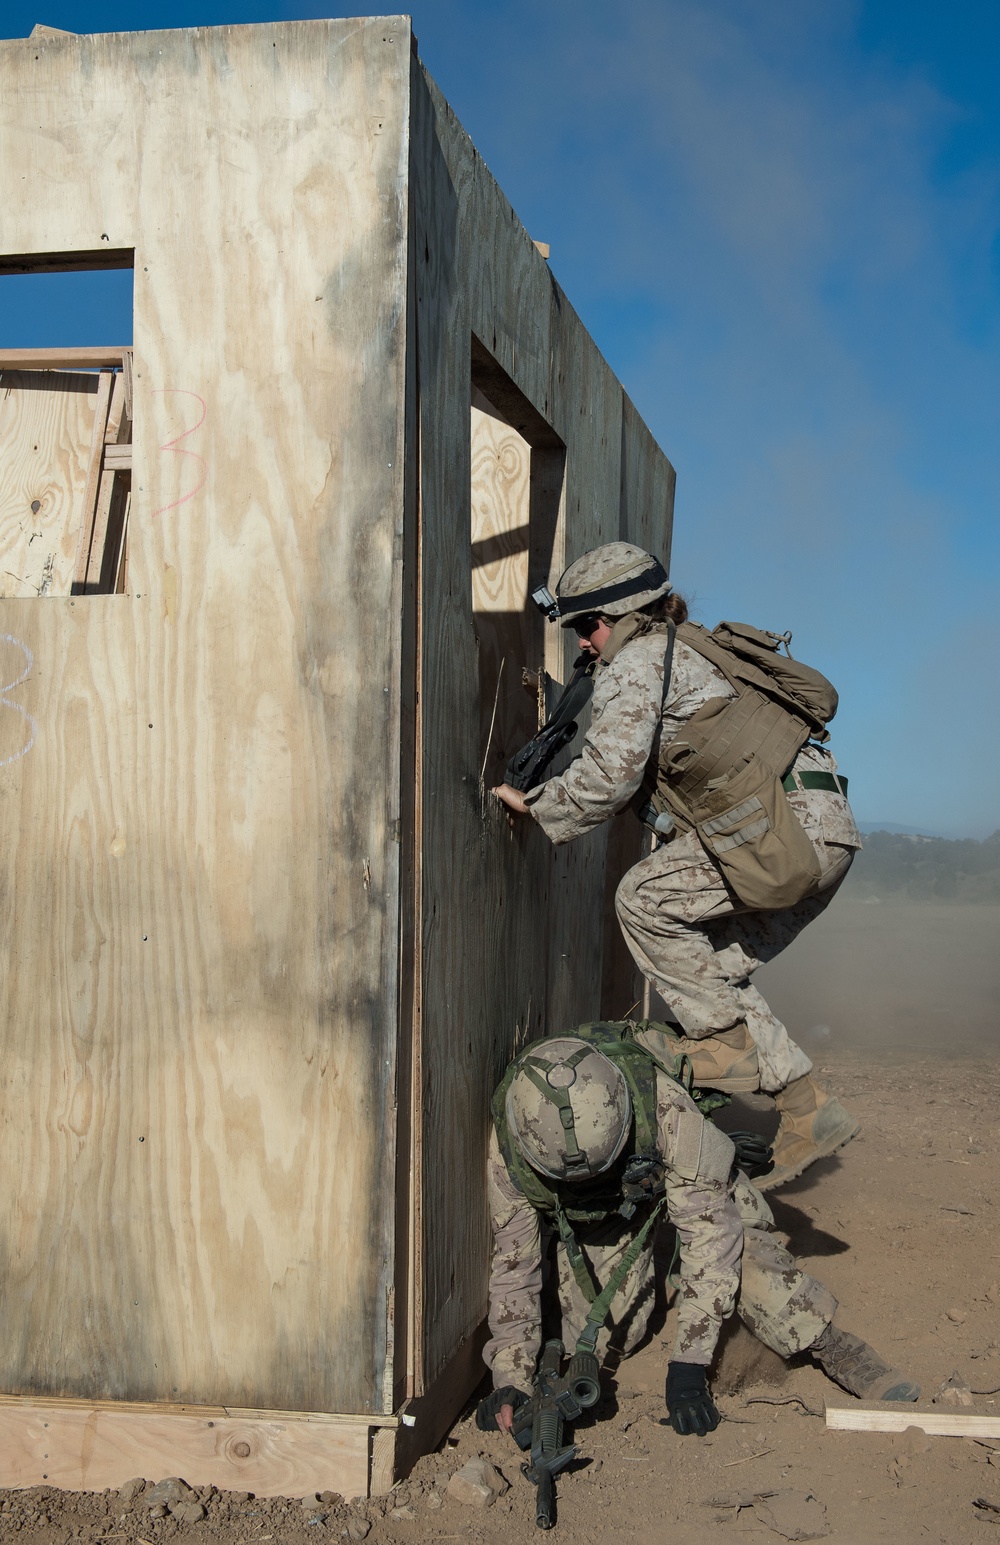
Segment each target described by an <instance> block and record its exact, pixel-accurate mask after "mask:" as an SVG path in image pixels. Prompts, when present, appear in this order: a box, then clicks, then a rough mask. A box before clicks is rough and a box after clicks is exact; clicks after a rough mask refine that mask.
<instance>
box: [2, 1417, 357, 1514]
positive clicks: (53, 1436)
mask: <svg viewBox="0 0 1000 1545" xmlns="http://www.w3.org/2000/svg"><path fill="white" fill-rule="evenodd" d="M372 1431H373V1429H372V1428H371V1427H369V1426H368V1425H367V1424H366V1423H364V1422H346V1421H336V1420H330V1419H328V1418H324V1417H322V1416H301V1417H296V1416H286V1415H283V1414H279V1413H277V1412H271V1413H267V1414H265V1413H260V1414H256V1415H251V1414H247V1415H238V1414H232V1413H230V1412H229V1411H227V1410H226V1409H225V1408H219V1409H204V1408H201V1409H193V1408H192V1409H188V1410H183V1409H180V1408H178V1409H176V1410H160V1409H157V1408H156V1407H152V1406H134V1405H132V1406H129V1405H126V1404H120V1405H115V1406H109V1405H87V1404H83V1403H80V1404H73V1403H70V1402H66V1401H52V1402H48V1403H44V1402H36V1401H27V1400H24V1401H20V1400H9V1399H8V1400H0V1486H4V1487H10V1488H12V1489H15V1490H17V1489H21V1488H23V1487H27V1486H60V1487H62V1488H64V1489H65V1490H67V1491H103V1490H105V1489H106V1488H108V1487H111V1488H115V1489H117V1488H118V1487H120V1486H123V1485H124V1484H125V1482H126V1481H128V1480H131V1479H132V1478H133V1477H134V1476H145V1478H146V1479H147V1480H162V1478H163V1477H164V1476H165V1475H182V1476H183V1477H184V1479H185V1480H186V1481H187V1483H188V1485H189V1486H217V1487H219V1489H220V1490H227V1491H249V1492H251V1493H252V1494H253V1495H254V1496H257V1497H302V1496H308V1495H309V1494H310V1493H313V1492H319V1491H327V1490H330V1491H339V1492H340V1493H341V1495H342V1496H345V1497H357V1496H367V1495H368V1478H369V1463H370V1461H369V1451H370V1448H371V1443H372V1437H371V1434H372Z"/></svg>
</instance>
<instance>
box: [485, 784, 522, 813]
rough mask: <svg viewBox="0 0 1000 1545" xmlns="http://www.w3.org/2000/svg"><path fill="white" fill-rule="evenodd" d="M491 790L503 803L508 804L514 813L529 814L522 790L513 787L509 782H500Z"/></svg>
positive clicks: (508, 807)
mask: <svg viewBox="0 0 1000 1545" xmlns="http://www.w3.org/2000/svg"><path fill="white" fill-rule="evenodd" d="M490 792H491V793H492V794H493V795H495V797H496V798H497V799H499V800H500V802H501V804H504V805H506V806H507V809H508V810H509V811H510V812H511V814H512V815H527V814H528V805H527V803H526V801H525V798H524V795H523V794H522V793H521V792H520V790H518V789H513V788H511V786H510V784H509V783H500V784H498V785H497V787H496V788H495V789H491V790H490Z"/></svg>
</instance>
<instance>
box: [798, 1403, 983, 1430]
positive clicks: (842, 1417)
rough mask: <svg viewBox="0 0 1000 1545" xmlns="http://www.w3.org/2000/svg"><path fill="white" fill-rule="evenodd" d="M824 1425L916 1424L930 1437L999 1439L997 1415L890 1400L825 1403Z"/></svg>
mask: <svg viewBox="0 0 1000 1545" xmlns="http://www.w3.org/2000/svg"><path fill="white" fill-rule="evenodd" d="M826 1425H827V1427H831V1428H834V1429H836V1430H837V1431H839V1432H905V1431H906V1429H907V1427H919V1428H920V1429H921V1430H922V1431H923V1432H926V1433H930V1434H931V1435H932V1436H934V1437H952V1438H1000V1416H977V1415H975V1414H974V1413H973V1412H971V1411H968V1412H967V1411H942V1410H941V1409H940V1407H938V1406H930V1407H927V1406H915V1405H908V1404H903V1403H902V1402H900V1401H894V1400H859V1401H858V1402H857V1404H856V1405H850V1406H831V1405H828V1406H827V1408H826Z"/></svg>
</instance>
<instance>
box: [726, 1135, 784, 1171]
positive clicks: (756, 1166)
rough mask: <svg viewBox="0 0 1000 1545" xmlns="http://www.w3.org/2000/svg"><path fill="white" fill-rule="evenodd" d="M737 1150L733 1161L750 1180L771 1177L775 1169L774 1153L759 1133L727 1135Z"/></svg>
mask: <svg viewBox="0 0 1000 1545" xmlns="http://www.w3.org/2000/svg"><path fill="white" fill-rule="evenodd" d="M726 1135H727V1136H728V1138H729V1140H730V1142H731V1143H732V1144H733V1146H734V1148H735V1149H736V1158H735V1160H734V1161H733V1162H734V1163H735V1165H736V1168H737V1169H741V1170H742V1171H743V1173H744V1175H746V1176H748V1177H749V1179H750V1180H755V1179H757V1178H758V1177H759V1176H760V1175H769V1174H770V1173H771V1171H772V1170H773V1168H774V1152H773V1150H772V1148H771V1146H770V1144H769V1143H767V1142H765V1140H764V1138H762V1137H761V1135H760V1133H759V1132H729V1133H727V1134H726Z"/></svg>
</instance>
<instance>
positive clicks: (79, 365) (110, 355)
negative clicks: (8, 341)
mask: <svg viewBox="0 0 1000 1545" xmlns="http://www.w3.org/2000/svg"><path fill="white" fill-rule="evenodd" d="M0 272H2V266H0ZM130 352H131V350H129V349H127V348H120V349H115V348H110V349H0V370H87V369H93V370H100V369H101V368H105V369H114V367H115V366H116V365H120V364H121V363H122V360H123V359H124V357H125V356H126V355H127V354H129V353H130Z"/></svg>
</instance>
